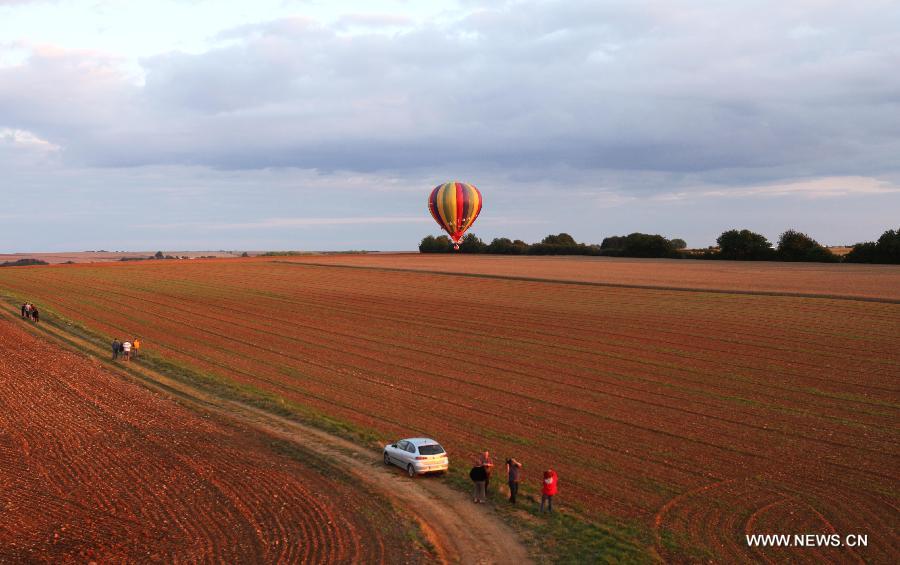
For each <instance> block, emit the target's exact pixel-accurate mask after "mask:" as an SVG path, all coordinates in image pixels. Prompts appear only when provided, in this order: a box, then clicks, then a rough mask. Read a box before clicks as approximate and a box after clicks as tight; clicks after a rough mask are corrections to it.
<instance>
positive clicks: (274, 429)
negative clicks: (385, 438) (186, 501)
mask: <svg viewBox="0 0 900 565" xmlns="http://www.w3.org/2000/svg"><path fill="white" fill-rule="evenodd" d="M0 329H3V330H6V329H8V328H7V327H6V323H5V321H4V320H3V318H0ZM41 330H43V331H44V332H46V335H47V336H49V337H51V338H63V339H65V340H67V341H69V342H70V343H72V342H75V343H77V345H78V346H79V347H82V348H87V349H95V348H93V347H92V346H91V345H90V344H88V343H87V342H84V341H83V340H80V339H78V338H75V337H73V336H71V335H68V334H64V333H62V332H60V331H59V330H58V329H56V328H52V327H48V326H42V327H41ZM14 333H17V334H20V335H22V336H25V334H24V333H22V332H21V331H20V330H15V332H14ZM16 337H18V336H16ZM0 338H2V336H0ZM30 339H33V338H31V336H26V341H28V340H30ZM0 347H2V344H0ZM53 349H54V350H55V346H53ZM97 354H100V355H102V353H101V352H100V351H97ZM57 355H64V356H66V357H69V358H70V359H69V360H68V362H67V364H66V365H67V366H69V367H72V366H73V365H72V359H76V358H77V357H76V356H73V355H71V354H66V353H63V352H60V353H58V354H57ZM58 361H59V359H58V358H57V359H51V360H50V361H48V362H50V363H53V362H58ZM79 362H80V363H81V364H85V363H89V364H90V365H91V367H92V368H94V369H95V370H96V369H97V367H98V366H99V365H100V363H99V361H97V360H96V359H95V360H94V361H93V362H89V361H82V360H80V359H79ZM78 364H79V363H78V362H76V363H75V366H76V369H77V365H78ZM128 368H129V369H130V371H131V376H126V375H124V374H121V372H120V371H116V372H118V373H120V374H118V375H115V376H113V378H114V379H122V378H123V377H124V378H126V379H131V378H133V377H134V375H137V376H138V377H139V378H140V379H141V380H140V382H141V383H142V384H144V385H145V386H149V387H151V388H161V389H164V390H166V391H168V393H172V392H174V393H175V394H177V397H178V399H179V402H180V403H181V404H185V403H187V404H190V405H194V406H195V407H197V408H199V409H201V410H202V411H203V412H204V413H205V414H206V415H205V416H204V417H205V418H207V419H209V418H210V416H211V415H215V418H217V419H219V420H220V421H222V422H229V423H230V424H227V425H230V426H235V424H238V426H237V427H238V429H239V430H240V431H241V432H242V435H243V436H244V437H246V436H247V435H250V436H251V437H252V436H253V434H256V433H261V434H262V435H263V437H274V438H278V439H280V440H282V441H284V442H288V443H290V444H293V445H296V446H299V447H301V448H302V449H303V450H306V451H308V452H311V453H314V454H315V455H316V456H318V457H321V458H322V459H323V460H325V461H327V462H328V464H329V465H334V466H336V467H338V468H340V469H341V472H342V473H346V474H348V475H350V476H351V477H352V478H353V480H352V481H351V484H357V483H356V481H358V484H360V485H363V487H364V489H363V490H362V492H355V493H353V492H352V490H353V489H350V488H347V487H346V485H342V484H336V485H335V484H330V485H328V487H327V488H325V487H323V488H320V489H316V490H321V491H323V492H325V493H334V491H335V490H338V491H340V488H337V489H336V487H341V488H343V489H344V491H347V492H348V495H352V498H353V499H352V500H351V499H350V497H349V496H348V497H347V500H332V499H333V498H335V497H333V496H332V497H328V496H325V497H323V496H322V495H321V494H318V495H316V496H317V498H325V500H317V501H316V504H317V505H318V506H319V507H321V508H322V509H323V511H327V512H331V513H335V514H336V515H337V516H330V515H329V517H328V519H327V522H328V523H329V524H331V523H333V522H335V523H341V522H344V523H342V525H343V526H344V527H346V526H347V524H346V522H348V520H347V517H346V516H344V515H343V513H350V515H351V516H354V517H357V518H359V517H361V516H368V517H371V519H373V520H375V522H376V523H378V524H383V523H384V522H385V521H390V520H392V517H391V513H392V510H391V509H390V508H384V507H381V508H375V509H371V508H367V506H371V504H368V505H367V504H366V503H365V502H364V499H365V497H366V496H367V494H366V492H367V491H373V492H376V493H378V495H379V496H380V497H383V498H384V499H386V500H390V501H391V502H392V503H393V504H395V505H397V506H398V507H400V508H401V509H402V511H403V513H404V514H409V515H411V516H413V517H415V518H416V522H417V524H418V526H419V527H420V528H421V529H422V531H423V532H424V534H425V535H426V536H427V538H428V542H429V543H430V544H431V550H432V551H434V552H435V553H436V554H437V556H438V557H439V558H440V560H441V561H443V562H445V563H484V564H486V563H529V562H530V558H529V556H528V554H527V552H526V550H525V549H524V546H523V545H522V543H521V542H520V541H519V539H518V538H517V537H516V535H515V534H514V533H513V532H512V531H511V530H510V529H509V528H508V527H507V526H506V525H505V524H503V522H502V521H501V520H500V519H499V518H498V517H497V516H496V514H495V513H494V512H493V511H492V510H491V509H490V507H485V506H476V505H474V504H472V502H471V500H470V499H469V498H468V497H467V496H465V495H462V494H461V493H459V492H458V491H455V490H453V489H451V488H449V487H448V486H447V485H445V484H443V483H442V482H441V480H440V479H439V478H434V477H425V478H417V479H410V478H409V477H407V476H406V475H405V474H404V473H403V472H402V471H401V470H400V469H398V468H395V467H386V466H384V465H383V463H382V462H381V453H380V451H373V450H371V449H367V448H363V447H361V446H360V445H358V444H356V443H353V442H351V441H348V440H346V439H342V438H339V437H336V436H333V435H331V434H328V433H326V432H323V431H321V430H319V429H316V428H313V427H310V426H306V425H303V424H300V423H298V422H296V421H293V420H288V419H285V418H281V417H278V416H274V415H272V414H269V413H267V412H264V411H262V410H259V409H256V408H254V407H251V406H247V405H245V404H242V403H238V402H232V401H226V400H222V399H221V398H218V397H215V396H211V395H209V394H206V393H203V392H201V391H199V390H196V389H194V388H191V387H188V386H186V385H184V384H183V383H179V382H176V381H172V380H170V379H168V378H166V377H165V376H163V375H160V374H158V373H155V372H152V371H150V370H148V369H146V368H145V367H141V366H140V365H139V364H138V363H133V364H131V365H129V367H128ZM104 376H109V374H108V373H107V374H106V375H104ZM92 378H93V379H96V378H97V376H96V375H93V376H92ZM113 386H116V385H115V384H114V385H113ZM118 386H123V387H125V388H131V389H137V390H140V392H141V393H142V394H144V395H146V396H152V397H154V398H157V397H158V395H156V394H153V393H150V392H147V391H144V390H141V389H139V388H138V387H136V386H135V385H130V384H127V383H119V384H118ZM132 402H143V400H142V399H133V400H132ZM169 403H170V404H173V403H172V402H171V401H169ZM168 410H172V409H171V408H168ZM171 416H172V417H173V418H175V419H177V425H176V426H173V427H178V426H185V427H190V426H196V422H193V421H192V418H195V417H193V416H192V414H191V413H189V412H187V411H186V410H184V409H182V408H181V407H180V406H175V410H174V414H171ZM54 421H56V422H57V424H59V425H60V426H62V427H65V425H66V422H61V421H58V420H54ZM155 424H156V425H157V426H168V425H170V424H171V423H169V422H155ZM247 428H250V429H252V430H253V432H252V433H251V432H249V430H248V429H247ZM173 433H175V432H174V431H173ZM190 439H191V440H192V441H196V442H198V443H202V444H204V446H205V447H206V451H207V454H208V459H210V461H207V462H206V465H207V466H208V467H209V469H211V470H212V471H213V472H215V471H216V470H217V467H219V466H221V467H226V468H224V469H222V470H221V472H222V474H223V475H225V474H228V473H231V472H233V469H232V468H231V467H232V466H233V465H234V462H233V461H232V462H229V463H228V464H225V465H223V463H222V461H221V460H214V459H215V453H212V454H210V453H209V451H210V449H209V446H212V445H216V446H219V447H221V446H222V445H223V440H222V438H218V437H216V438H207V437H203V435H201V434H199V433H198V434H196V437H192V438H190ZM241 439H242V440H243V439H244V438H243V437H242V438H241ZM226 445H227V444H226ZM241 450H242V453H246V452H247V450H248V447H246V446H242V447H241ZM265 456H266V457H271V458H276V459H277V456H275V455H274V454H272V453H268V454H265ZM107 464H108V463H107ZM295 472H296V471H295ZM309 474H310V471H305V472H304V475H309ZM313 474H314V475H315V473H313ZM315 476H316V477H318V475H315ZM0 477H2V467H0ZM256 478H257V479H259V478H260V477H256ZM232 480H233V479H232ZM303 480H304V482H308V481H309V477H308V476H304V477H303ZM270 482H271V478H269V479H268V480H266V483H270ZM123 486H124V485H117V484H113V485H109V484H105V485H103V487H104V488H107V489H109V488H111V489H116V488H122V487H123ZM242 489H246V490H247V491H249V492H245V493H244V494H245V496H246V497H248V498H249V497H252V495H253V492H252V491H253V490H254V487H253V486H249V485H243V486H242ZM269 489H270V490H271V489H272V485H271V484H269ZM30 495H31V493H28V494H26V495H25V496H24V497H23V498H24V499H28V497H29V496H30ZM276 497H277V495H276ZM282 498H283V499H284V500H287V501H289V502H290V504H292V505H296V506H299V507H302V506H303V505H304V504H305V503H306V502H307V501H300V500H297V499H296V497H295V498H290V497H289V496H287V495H285V496H283V497H282ZM360 499H363V502H360ZM167 503H169V504H171V503H170V502H167ZM332 505H333V507H331V506H332ZM86 506H87V507H88V508H89V506H90V505H89V504H88V505H86ZM79 518H80V516H78V515H70V516H67V519H68V520H77V519H79ZM393 519H395V520H398V523H400V522H402V520H399V519H397V518H393ZM367 525H369V526H370V527H371V526H372V524H367ZM147 527H148V528H152V527H154V525H153V524H149V525H147ZM218 527H219V528H220V529H221V530H222V531H223V532H227V531H228V525H227V524H220V525H219V526H218ZM266 527H267V525H264V526H262V528H263V529H265V528H266ZM297 527H298V528H300V529H301V530H302V531H301V532H299V534H297V536H296V538H295V539H293V540H291V541H293V542H294V543H298V544H311V543H312V542H311V540H308V539H305V538H304V534H308V533H309V530H310V529H311V528H310V526H309V525H308V524H302V527H301V526H297ZM381 528H382V529H384V530H385V531H386V532H387V533H390V532H391V531H392V528H390V527H387V528H385V527H384V526H382V527H381ZM312 529H314V528H312ZM394 529H396V530H399V533H400V535H399V536H398V538H399V539H390V538H389V537H388V536H384V535H383V532H377V531H376V532H371V531H369V532H365V533H364V534H363V535H358V534H359V533H360V532H357V531H355V530H352V529H351V530H350V531H348V532H345V533H344V534H343V535H342V536H336V537H335V539H333V540H328V539H319V538H322V537H323V536H317V539H316V540H314V541H315V543H316V544H318V545H325V546H327V545H328V544H329V541H330V542H331V544H332V545H336V546H342V547H341V549H342V550H344V551H345V553H346V551H347V550H346V548H344V547H343V546H347V545H355V546H359V547H363V548H377V549H378V550H379V551H380V552H381V553H379V554H373V555H369V556H366V557H362V558H361V557H360V556H354V555H353V554H352V553H347V554H346V556H344V554H335V553H334V552H333V551H332V553H323V555H324V556H325V557H324V559H323V561H326V562H338V561H365V562H375V561H384V562H407V563H411V562H416V561H418V560H419V559H421V557H422V555H421V554H420V553H416V552H414V551H407V550H404V551H400V552H396V551H395V550H394V548H396V547H403V546H409V545H410V543H409V538H408V537H405V536H404V535H402V534H403V531H402V528H399V527H398V528H394ZM3 534H4V532H3V531H2V529H0V540H2V539H3ZM267 534H269V532H260V533H259V535H260V536H265V535H267ZM354 534H357V535H354ZM365 534H368V535H365ZM95 535H96V537H98V538H100V539H93V540H90V542H91V543H95V544H96V545H97V546H98V547H99V546H102V545H103V544H104V543H106V542H107V540H104V539H102V538H101V537H100V536H102V534H99V535H97V534H95ZM348 536H351V537H353V539H352V544H350V543H348V540H347V538H348ZM88 537H90V536H88ZM383 538H384V539H383ZM214 541H215V540H208V541H207V543H209V544H212V543H214ZM154 543H157V544H158V541H157V542H154ZM198 543H199V541H198ZM218 543H220V544H222V542H221V540H219V541H218ZM222 545H224V544H222ZM34 549H37V550H38V551H40V550H42V549H47V548H43V547H42V546H41V544H40V543H37V544H35V546H34ZM50 549H51V550H52V548H50ZM327 549H328V548H327V547H326V548H325V549H324V550H323V549H320V550H319V551H320V552H321V551H327ZM79 551H82V550H79ZM149 551H152V552H154V553H153V554H154V555H166V553H165V551H166V550H165V549H164V548H162V547H157V546H155V545H154V546H152V547H151V548H150V549H149ZM50 554H52V552H51V553H50ZM96 554H97V555H100V556H103V557H104V560H105V559H106V558H108V557H109V556H110V555H111V554H109V553H104V552H102V551H100V552H98V553H96ZM2 555H3V554H2V552H0V557H2ZM79 555H87V554H85V553H83V551H82V553H79ZM90 555H95V553H91V554H90ZM187 555H191V556H192V557H190V559H191V560H193V559H194V558H201V556H202V554H200V553H193V554H192V553H187ZM237 555H238V556H239V555H240V554H237ZM238 560H239V561H240V560H241V559H238ZM263 560H264V561H273V560H275V559H269V557H265V558H263ZM300 560H302V561H304V562H306V561H309V560H312V561H316V559H310V558H309V557H303V558H301V559H300Z"/></svg>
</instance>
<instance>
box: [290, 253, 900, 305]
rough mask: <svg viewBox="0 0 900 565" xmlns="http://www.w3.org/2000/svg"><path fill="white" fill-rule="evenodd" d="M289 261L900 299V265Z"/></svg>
mask: <svg viewBox="0 0 900 565" xmlns="http://www.w3.org/2000/svg"><path fill="white" fill-rule="evenodd" d="M284 260H289V261H298V262H307V263H327V264H340V265H354V266H368V267H382V268H397V269H416V270H424V271H441V272H450V273H480V274H486V275H498V276H513V277H534V278H546V279H555V280H567V281H581V282H596V283H606V284H619V285H638V286H655V287H673V288H686V289H715V290H732V291H733V290H739V291H761V292H784V293H800V294H833V295H846V296H859V297H875V298H888V299H894V300H900V267H897V266H896V265H858V264H842V265H841V264H839V265H834V264H825V263H779V262H770V261H759V262H755V261H753V262H752V261H747V262H738V261H700V260H693V259H627V258H618V257H563V256H556V257H514V256H502V255H499V256H498V255H463V254H449V255H444V254H418V253H398V254H370V255H328V256H309V257H290V258H285V259H284Z"/></svg>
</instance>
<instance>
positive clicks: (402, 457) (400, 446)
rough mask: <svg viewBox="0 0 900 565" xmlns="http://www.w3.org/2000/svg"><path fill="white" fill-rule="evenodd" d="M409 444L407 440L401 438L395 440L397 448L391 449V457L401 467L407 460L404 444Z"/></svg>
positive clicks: (404, 465)
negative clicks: (400, 439)
mask: <svg viewBox="0 0 900 565" xmlns="http://www.w3.org/2000/svg"><path fill="white" fill-rule="evenodd" d="M407 445H409V442H408V441H405V440H402V441H398V442H397V448H396V449H393V450H391V459H393V460H394V461H395V462H396V463H397V464H398V465H400V466H401V467H406V464H407V463H408V461H407V455H409V453H407V451H406V446H407Z"/></svg>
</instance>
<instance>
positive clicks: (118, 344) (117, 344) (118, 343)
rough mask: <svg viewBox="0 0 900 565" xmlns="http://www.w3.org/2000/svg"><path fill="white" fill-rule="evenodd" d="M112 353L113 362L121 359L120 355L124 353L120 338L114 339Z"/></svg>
mask: <svg viewBox="0 0 900 565" xmlns="http://www.w3.org/2000/svg"><path fill="white" fill-rule="evenodd" d="M112 351H113V361H115V360H116V359H118V358H119V353H121V351H122V342H121V341H119V338H115V339H113V342H112Z"/></svg>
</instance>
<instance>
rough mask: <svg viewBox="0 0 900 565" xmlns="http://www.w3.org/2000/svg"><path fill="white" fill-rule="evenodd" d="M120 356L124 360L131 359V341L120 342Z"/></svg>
mask: <svg viewBox="0 0 900 565" xmlns="http://www.w3.org/2000/svg"><path fill="white" fill-rule="evenodd" d="M122 358H123V359H124V360H126V361H130V360H131V342H130V341H123V342H122Z"/></svg>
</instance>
